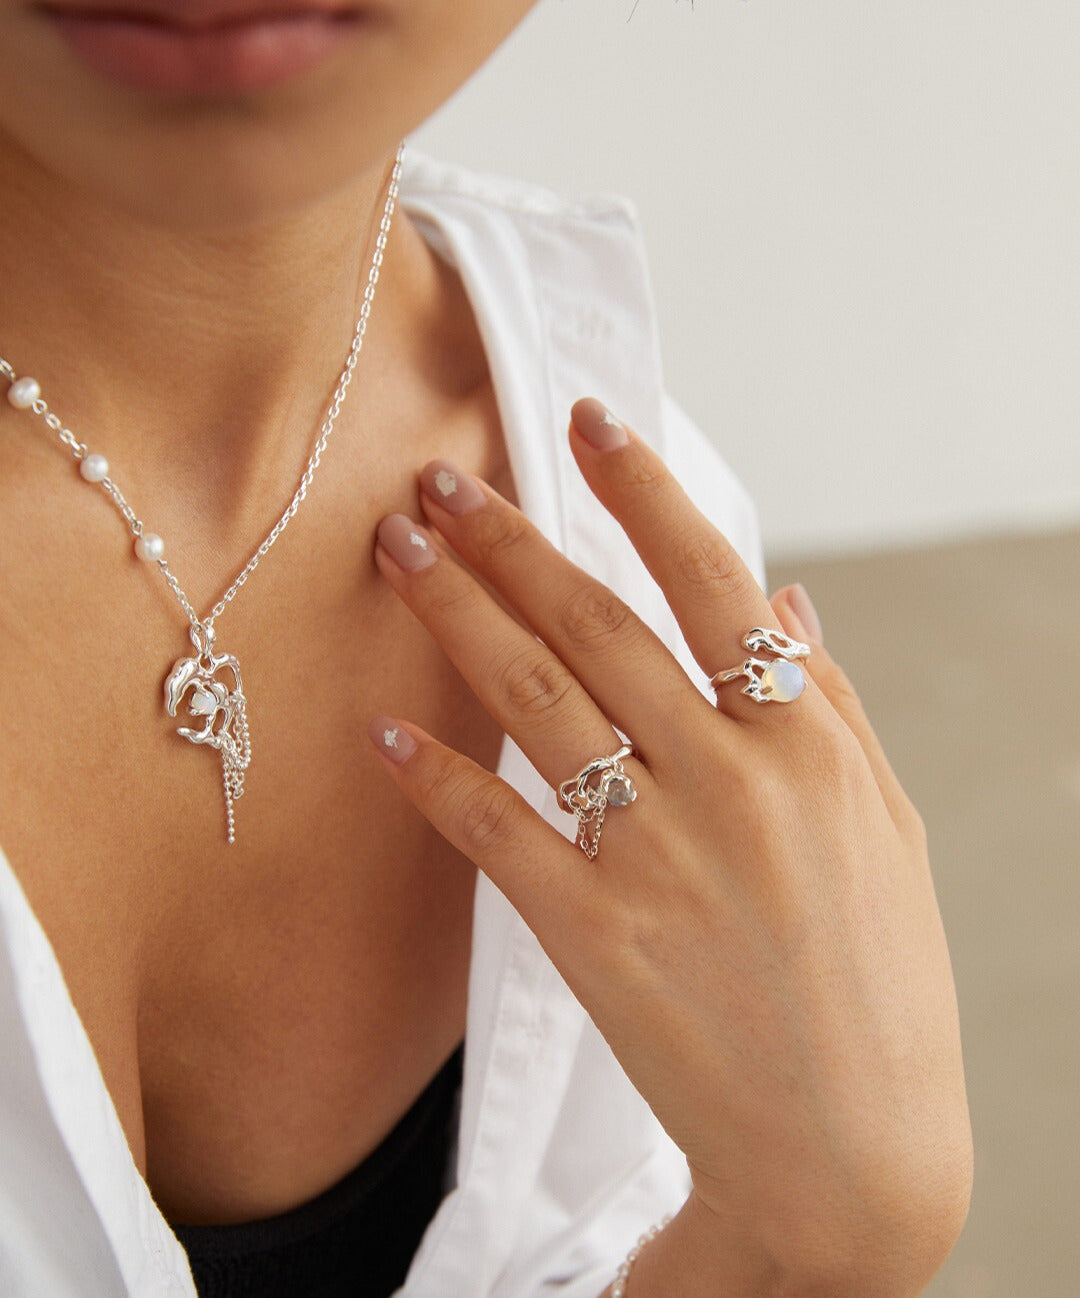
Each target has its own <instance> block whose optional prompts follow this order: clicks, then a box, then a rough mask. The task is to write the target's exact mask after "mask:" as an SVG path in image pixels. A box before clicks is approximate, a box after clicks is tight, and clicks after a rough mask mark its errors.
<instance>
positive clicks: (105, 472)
mask: <svg viewBox="0 0 1080 1298" xmlns="http://www.w3.org/2000/svg"><path fill="white" fill-rule="evenodd" d="M79 472H80V473H81V474H82V475H83V477H84V478H85V479H86V481H87V482H100V481H101V480H102V478H107V477H108V476H109V461H108V460H107V459H106V458H105V457H104V455H88V456H87V457H86V459H85V460H83V461H82V463H81V464H80V465H79Z"/></svg>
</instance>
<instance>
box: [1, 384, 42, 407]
mask: <svg viewBox="0 0 1080 1298" xmlns="http://www.w3.org/2000/svg"><path fill="white" fill-rule="evenodd" d="M40 396H41V384H40V383H39V382H38V381H37V379H31V378H25V379H16V380H15V382H14V383H13V384H12V385H11V387H10V388H8V394H7V399H8V400H9V401H10V402H11V404H12V405H13V406H14V407H15V409H16V410H29V408H30V407H31V406H32V405H33V404H34V402H35V401H36V400H37V399H38V397H40Z"/></svg>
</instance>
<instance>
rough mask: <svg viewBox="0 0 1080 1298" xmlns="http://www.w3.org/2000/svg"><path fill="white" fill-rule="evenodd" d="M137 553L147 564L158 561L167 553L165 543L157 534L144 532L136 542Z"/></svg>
mask: <svg viewBox="0 0 1080 1298" xmlns="http://www.w3.org/2000/svg"><path fill="white" fill-rule="evenodd" d="M135 553H136V554H137V555H138V556H139V558H140V559H146V560H147V562H150V561H156V560H157V559H160V558H161V557H162V556H163V555H164V553H165V542H164V541H163V540H162V539H161V537H160V536H158V534H157V533H156V532H144V533H143V534H142V536H140V537H139V538H138V539H137V540H136V542H135Z"/></svg>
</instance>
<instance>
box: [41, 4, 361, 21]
mask: <svg viewBox="0 0 1080 1298" xmlns="http://www.w3.org/2000/svg"><path fill="white" fill-rule="evenodd" d="M361 2H362V0H127V2H126V3H125V2H124V0H118V2H117V3H109V0H62V2H61V3H52V0H48V2H47V3H44V4H42V5H41V6H40V7H41V8H42V9H43V10H45V11H46V12H49V13H55V14H60V15H62V16H69V17H74V18H99V19H109V18H113V19H123V20H127V21H129V22H150V23H164V24H167V25H169V26H172V27H214V26H218V25H219V24H225V23H243V22H256V21H258V20H259V19H265V18H286V17H291V18H296V17H303V16H304V15H306V14H328V15H341V16H346V17H349V16H358V15H359V14H360V11H361Z"/></svg>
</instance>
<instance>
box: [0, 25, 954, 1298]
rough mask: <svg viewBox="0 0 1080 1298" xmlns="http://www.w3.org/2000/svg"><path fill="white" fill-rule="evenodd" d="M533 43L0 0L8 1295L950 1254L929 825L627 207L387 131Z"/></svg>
mask: <svg viewBox="0 0 1080 1298" xmlns="http://www.w3.org/2000/svg"><path fill="white" fill-rule="evenodd" d="M529 7H530V6H529V4H528V3H527V2H526V0H499V2H498V3H492V0H484V3H481V2H480V0H466V2H465V3H462V4H457V5H454V6H446V5H440V4H436V3H434V0H410V2H409V3H404V2H402V3H391V2H390V0H387V3H385V4H382V5H371V6H368V5H365V4H361V3H353V2H352V0H344V2H342V3H332V4H331V3H324V0H303V2H300V0H297V2H295V3H294V2H293V0H290V2H289V3H288V4H277V3H271V2H270V0H250V2H247V3H243V4H241V3H239V0H237V3H232V0H198V2H196V0H186V3H183V4H181V3H179V0H126V2H125V3H122V4H119V5H117V4H112V3H110V4H108V5H106V4H104V3H101V2H100V0H62V3H56V4H53V3H48V4H38V3H30V0H0V51H2V53H0V58H2V59H3V71H2V76H0V155H2V162H3V172H2V174H3V177H4V180H3V184H2V186H0V230H2V234H3V238H2V239H0V273H2V282H3V285H4V291H3V299H2V301H3V310H2V312H0V356H2V357H3V358H4V362H5V365H6V368H4V371H3V372H4V378H5V381H6V386H7V396H8V400H7V401H6V402H5V403H3V404H4V408H3V410H2V412H0V425H2V429H3V436H4V448H5V472H4V475H3V478H2V482H0V536H2V545H3V555H4V564H3V572H4V581H3V586H2V589H0V614H2V618H3V628H4V636H3V641H2V648H0V654H2V657H0V666H2V670H0V712H2V715H3V717H4V721H5V724H4V743H3V745H2V749H0V762H2V768H0V773H2V777H3V778H2V781H0V787H2V789H3V796H2V803H0V843H2V844H3V847H4V851H5V859H4V860H3V861H0V918H2V920H3V925H2V929H0V931H2V932H3V935H4V939H3V947H2V948H0V949H2V951H3V955H4V959H3V961H2V962H0V1018H2V1020H3V1023H4V1040H5V1042H6V1050H5V1052H4V1057H3V1062H2V1063H0V1114H2V1119H0V1135H2V1138H3V1139H2V1144H3V1148H4V1150H5V1157H4V1159H3V1163H2V1165H0V1196H2V1201H3V1212H0V1281H2V1283H0V1289H2V1291H3V1292H4V1293H5V1294H15V1295H20V1296H21V1295H24V1294H27V1295H29V1294H35V1295H36V1294H43V1293H48V1294H50V1295H67V1294H76V1293H78V1294H88V1293H92V1294H95V1295H98V1294H100V1295H112V1294H117V1295H135V1294H138V1295H144V1294H145V1295H157V1294H182V1295H185V1296H186V1298H191V1296H192V1295H193V1294H195V1293H196V1292H198V1293H199V1294H200V1295H204V1296H205V1295H210V1294H235V1293H254V1294H259V1295H264V1296H265V1298H270V1295H274V1294H279V1293H291V1294H304V1295H310V1296H311V1298H322V1296H323V1295H330V1294H343V1293H349V1294H360V1293H363V1294H367V1295H372V1296H374V1295H384V1294H388V1293H390V1292H397V1291H398V1287H399V1286H401V1285H403V1286H404V1287H403V1288H401V1292H402V1293H404V1294H406V1295H410V1296H414V1295H415V1296H419V1295H421V1294H425V1295H428V1294H430V1295H436V1294H438V1295H491V1298H537V1296H538V1295H541V1294H554V1293H556V1292H557V1293H558V1294H560V1295H562V1298H595V1296H596V1295H599V1294H605V1295H606V1294H608V1293H611V1294H620V1293H622V1292H624V1291H625V1290H626V1289H627V1288H629V1291H630V1292H631V1293H632V1294H633V1295H635V1298H649V1296H650V1295H655V1296H656V1298H659V1296H660V1295H671V1294H679V1295H682V1296H683V1298H692V1296H694V1295H701V1296H702V1298H704V1296H705V1295H709V1296H710V1298H711V1296H712V1295H716V1294H724V1295H740V1296H741V1295H747V1296H750V1295H755V1296H757V1295H766V1294H770V1295H771V1294H782V1293H783V1294H798V1295H800V1296H802V1295H810V1294H819V1293H820V1294H829V1295H831V1296H833V1298H835V1296H837V1295H843V1294H849V1293H850V1294H859V1295H861V1296H863V1298H866V1296H868V1295H881V1296H882V1298H884V1296H886V1295H907V1294H915V1293H917V1292H919V1291H920V1290H921V1289H922V1288H924V1287H925V1284H926V1283H927V1282H928V1280H929V1278H930V1276H931V1275H932V1274H933V1273H934V1272H935V1271H936V1270H937V1269H938V1267H939V1266H940V1265H941V1263H942V1262H943V1260H944V1258H945V1257H946V1256H947V1254H948V1253H949V1251H950V1249H951V1247H952V1245H953V1243H954V1242H955V1239H956V1238H957V1235H958V1233H959V1231H960V1229H961V1227H962V1224H963V1221H964V1218H965V1216H966V1212H967V1204H968V1198H969V1194H970V1184H971V1137H970V1124H969V1119H968V1112H967V1103H966V1097H965V1091H964V1079H963V1066H962V1059H961V1050H960V1038H959V1029H958V1023H957V1012H956V1002H955V993H954V989H953V982H952V976H951V971H950V967H949V958H948V951H947V947H946V942H945V937H944V934H943V932H942V928H941V921H940V916H939V913H938V910H937V906H936V902H935V898H934V891H933V883H932V879H931V875H930V871H929V867H928V864H927V857H926V847H925V841H924V834H923V830H922V825H921V821H920V819H919V816H918V814H917V812H916V810H915V809H914V808H913V807H912V806H911V804H910V802H909V800H908V799H907V797H906V796H905V795H904V793H903V791H902V789H901V788H900V787H899V785H898V783H897V781H896V778H895V776H894V775H893V773H892V772H891V770H890V768H889V766H888V763H887V761H886V758H885V756H884V755H883V753H882V751H881V749H880V746H879V744H878V743H877V740H876V739H875V737H874V734H873V731H872V729H871V728H870V725H869V723H868V722H867V720H866V718H865V716H864V715H863V713H862V711H861V709H860V706H859V703H858V700H857V698H856V697H855V695H854V693H853V692H852V690H851V688H850V685H849V684H848V682H847V680H846V678H845V677H844V675H843V673H842V671H841V669H840V668H839V667H838V666H837V665H836V664H835V663H834V662H833V661H832V660H831V659H830V657H829V655H828V653H827V651H826V650H825V648H824V646H823V644H822V639H821V630H820V627H819V626H818V624H817V621H816V617H815V615H814V613H813V610H812V606H811V605H810V604H809V601H808V599H807V597H806V593H805V592H804V591H802V590H801V588H798V587H796V588H790V589H787V590H783V591H780V592H777V593H776V594H775V595H774V596H773V599H772V601H771V603H770V601H768V600H767V599H766V597H765V595H764V594H763V592H762V589H761V582H762V581H763V579H764V573H763V570H762V564H761V558H760V550H759V541H758V536H757V531H756V523H755V521H754V515H753V510H752V506H750V505H749V502H747V500H746V498H745V494H744V493H743V491H742V489H741V487H740V486H739V484H738V483H737V482H736V481H735V480H734V479H733V478H732V476H731V474H730V471H729V469H728V468H727V466H726V464H725V463H724V462H723V460H722V459H721V458H720V457H719V456H718V455H716V453H715V452H713V451H712V450H711V449H710V448H709V447H708V445H707V443H706V442H705V440H704V438H703V437H702V435H701V434H700V432H699V431H698V430H697V429H696V428H694V426H693V425H692V424H691V423H690V422H689V420H688V419H687V418H686V416H685V415H684V414H683V413H682V412H681V410H680V409H679V408H678V406H677V405H676V404H675V402H674V401H673V400H672V399H671V397H670V396H669V395H668V394H667V393H666V392H664V390H663V386H662V381H661V379H660V376H659V367H658V363H657V359H656V357H657V349H656V346H655V336H654V329H655V325H654V321H653V320H652V318H651V314H650V295H649V291H648V284H647V275H646V272H645V269H644V266H643V263H642V254H641V241H640V235H639V233H638V231H637V229H636V226H635V224H634V221H633V213H632V210H631V209H630V208H629V207H628V205H627V204H625V203H624V202H622V201H621V200H618V199H612V198H609V197H605V196H596V197H595V198H592V199H586V200H583V201H582V202H580V203H571V202H570V201H568V200H563V199H560V198H559V197H558V196H556V195H552V194H550V193H549V192H548V191H545V190H543V189H541V188H539V187H535V186H527V185H524V184H522V183H520V182H516V181H514V180H512V179H509V178H499V177H486V176H479V175H476V174H475V173H471V172H468V171H467V170H465V169H463V168H458V167H454V166H452V165H449V164H440V163H437V162H435V160H433V159H427V158H424V157H423V156H422V155H417V154H415V153H414V154H412V155H411V156H410V153H409V150H408V149H407V148H406V149H404V150H402V149H400V148H399V145H400V143H401V141H402V140H403V138H404V137H406V136H407V134H408V133H409V132H410V131H411V130H413V129H414V128H415V127H416V126H417V125H418V124H419V123H420V122H421V121H422V120H423V119H424V118H425V117H426V116H428V115H429V114H430V113H431V111H432V110H433V109H434V108H435V107H436V106H437V105H438V104H440V103H441V102H442V101H443V100H445V99H446V98H447V97H448V96H449V95H450V94H451V93H452V92H453V90H454V89H455V88H456V87H457V86H458V85H460V84H461V83H462V82H463V81H464V80H465V78H466V77H467V76H468V75H469V74H470V73H471V72H472V71H473V70H474V69H475V68H476V67H477V66H478V65H479V64H480V63H481V62H482V60H483V59H484V58H485V57H486V56H487V55H488V54H489V53H490V52H491V51H492V50H493V49H494V48H495V47H496V46H497V45H498V43H499V42H500V41H501V40H502V39H503V38H504V37H505V36H506V34H507V33H508V32H509V31H510V30H511V29H512V28H513V26H514V25H515V24H516V23H517V22H518V21H519V20H520V18H521V17H522V16H523V14H524V13H525V12H526V10H527V9H528V8H529ZM395 199H398V200H399V201H397V202H395ZM358 320H359V325H358V326H357V329H356V333H355V335H354V333H353V330H354V325H356V324H357V321H358ZM368 321H370V328H368ZM350 336H353V337H354V343H353V347H352V350H351V351H350V349H349V342H348V339H349V338H350ZM343 361H344V362H345V368H344V369H343V368H342V364H343ZM592 394H598V395H592ZM598 398H599V399H598ZM602 401H603V402H606V403H607V404H606V405H605V404H602ZM609 406H610V407H613V409H609V408H608V407H609ZM50 420H51V421H52V422H50ZM320 429H321V433H320V432H319V431H318V430H320ZM330 433H333V434H334V436H333V439H332V440H331V439H330ZM316 439H317V440H316ZM313 444H314V446H315V450H314V451H313ZM72 457H74V459H75V461H76V463H77V471H76V465H73V464H71V463H70V459H71V458H72ZM298 482H299V483H300V484H301V486H300V488H299V489H298V487H297V483H298ZM680 482H681V483H682V485H680ZM309 488H310V490H309ZM684 488H685V490H684ZM687 490H688V491H689V492H690V493H691V494H690V495H689V496H688V495H687V494H686V491H687ZM127 502H130V504H127ZM694 502H697V505H700V506H701V508H700V509H699V508H697V505H696V504H695V503H694ZM125 509H126V510H127V511H128V512H126V513H125ZM279 518H280V519H282V520H283V525H282V526H278V527H273V525H274V524H275V521H276V520H278V519H279ZM61 519H63V520H64V523H65V524H66V526H62V525H60V520H61ZM285 526H287V534H286V531H285V530H284V528H285ZM125 529H127V530H126V531H125ZM268 535H269V537H271V538H272V540H271V542H270V544H269V545H266V544H263V545H260V543H261V542H263V540H264V538H266V537H268ZM125 538H126V539H125ZM128 547H130V548H128ZM155 567H156V568H158V569H159V571H158V572H155V571H154V568H155ZM256 567H258V569H259V570H258V572H257V573H256V572H255V568H256ZM646 570H647V573H648V574H651V579H650V578H649V577H648V576H647V574H646ZM248 577H250V578H251V583H250V585H247V579H248ZM162 578H164V580H163V579H162ZM665 600H666V603H665ZM215 602H216V603H215ZM219 618H220V625H217V619H219ZM185 619H186V620H185ZM208 628H209V629H208ZM755 629H757V633H756V635H755ZM189 631H190V642H189V640H188V632H189ZM807 651H809V653H808V656H807ZM750 660H753V661H750ZM170 664H172V666H171V667H170ZM725 673H726V675H727V677H729V678H727V679H725ZM709 678H712V679H713V682H714V691H715V692H713V691H710V689H709V687H708V685H707V684H706V683H705V682H706V681H707V680H708V679H709ZM163 686H164V694H163ZM163 699H164V703H165V707H162V701H163ZM613 727H617V728H618V733H617V732H616V729H615V728H613ZM365 731H367V732H368V734H369V735H370V743H369V740H368V738H366V737H365V736H364V733H363V732H365ZM177 732H178V733H177ZM624 738H625V739H627V740H628V744H627V745H626V747H625V748H624V747H623V746H622V741H623V739H624ZM620 754H621V755H620ZM462 1066H463V1067H464V1075H463V1078H461V1069H462ZM459 1079H461V1084H460V1092H459ZM648 1227H651V1230H647V1229H646V1228H648ZM639 1234H642V1237H643V1238H644V1239H646V1240H647V1243H646V1244H644V1245H643V1246H642V1247H641V1248H640V1251H639V1250H638V1249H637V1248H635V1247H633V1246H634V1244H635V1239H636V1238H637V1237H638V1236H639ZM189 1264H190V1269H189Z"/></svg>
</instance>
